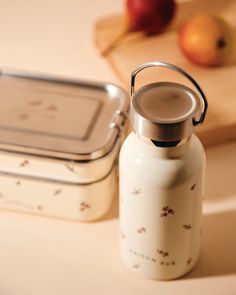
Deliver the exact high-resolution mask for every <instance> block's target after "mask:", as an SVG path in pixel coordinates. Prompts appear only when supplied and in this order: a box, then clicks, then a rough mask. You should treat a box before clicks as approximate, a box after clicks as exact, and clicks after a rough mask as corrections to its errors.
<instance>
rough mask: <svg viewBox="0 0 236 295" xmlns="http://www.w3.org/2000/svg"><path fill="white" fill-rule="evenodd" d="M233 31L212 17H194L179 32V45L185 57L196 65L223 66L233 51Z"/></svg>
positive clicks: (218, 18)
mask: <svg viewBox="0 0 236 295" xmlns="http://www.w3.org/2000/svg"><path fill="white" fill-rule="evenodd" d="M233 39H234V38H233V29H232V27H231V26H230V25H229V24H228V23H227V22H226V21H225V20H223V19H221V18H220V17H218V16H214V15H207V14H202V15H196V16H194V17H192V18H191V19H189V20H188V21H186V22H185V23H184V24H183V25H182V27H181V28H180V30H179V45H180V48H181V49H182V51H183V53H184V54H185V56H186V57H187V58H188V59H189V60H190V61H192V62H193V63H196V64H198V65H203V66H217V65H222V64H224V63H225V62H226V61H227V60H229V57H230V55H231V53H232V51H233V43H234V42H233Z"/></svg>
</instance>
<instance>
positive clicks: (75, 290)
mask: <svg viewBox="0 0 236 295" xmlns="http://www.w3.org/2000/svg"><path fill="white" fill-rule="evenodd" d="M0 3H1V6H0V7H1V8H0V44H1V45H0V64H1V66H6V67H15V68H20V69H26V70H34V71H38V72H43V73H52V74H59V75H63V76H70V77H76V78H82V79H90V80H102V81H111V82H116V83H118V81H117V80H116V78H115V76H114V74H113V73H112V71H111V70H110V68H109V66H108V64H107V63H106V62H105V60H103V59H102V58H101V57H100V56H99V55H98V53H97V51H96V49H95V47H94V44H93V39H92V25H93V22H94V20H95V19H96V18H97V17H99V16H102V15H106V14H109V13H114V12H118V11H120V10H121V9H122V1H118V0H100V1H98V0H95V1H92V0H87V1H82V0H67V1H66V0H60V1H55V0H41V1H36V0H21V1H17V0H8V1H3V0H1V2H0ZM207 161H208V164H207V171H206V194H205V195H206V196H205V200H204V233H203V245H202V255H201V259H200V261H199V263H198V265H197V266H196V268H195V269H194V270H193V271H192V272H191V273H190V274H188V275H187V276H185V277H183V278H181V279H178V280H175V281H169V282H156V281H149V280H146V279H143V278H141V277H139V276H137V275H135V274H133V273H131V272H130V271H129V270H127V269H126V268H125V267H124V266H123V265H122V263H121V260H120V257H119V252H118V208H117V207H118V206H117V201H116V203H115V204H114V206H113V208H112V210H111V211H110V212H109V214H108V215H107V216H106V217H105V218H103V220H101V221H99V222H96V223H91V224H80V223H73V222H65V221H60V220H53V219H47V218H39V217H34V216H25V215H20V214H14V213H10V212H9V213H7V212H0V295H54V294H55V295H72V294H73V295H74V294H79V295H87V294H88V295H93V294H96V295H99V294H101V295H108V294H109V295H110V294H112V295H116V294H117V295H121V294H122V295H125V294H136V295H141V294H145V295H146V294H148V295H152V294H155V295H156V294H161V295H165V294H181V295H183V294H192V295H194V294H197V295H199V294H207V295H211V294H212V295H218V294H222V295H223V294H224V295H235V294H236V143H235V142H234V143H228V144H224V145H221V146H217V147H213V148H209V149H208V150H207ZM32 193H33V192H32Z"/></svg>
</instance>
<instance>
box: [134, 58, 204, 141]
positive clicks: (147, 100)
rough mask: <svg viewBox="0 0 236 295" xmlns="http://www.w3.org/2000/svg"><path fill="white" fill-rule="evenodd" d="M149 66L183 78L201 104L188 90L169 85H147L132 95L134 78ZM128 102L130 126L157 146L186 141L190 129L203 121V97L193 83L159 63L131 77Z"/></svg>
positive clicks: (138, 69)
mask: <svg viewBox="0 0 236 295" xmlns="http://www.w3.org/2000/svg"><path fill="white" fill-rule="evenodd" d="M152 66H159V67H166V68H168V69H171V70H174V71H177V72H179V73H181V74H182V75H184V76H185V77H186V78H188V79H189V80H190V81H191V82H192V84H193V85H194V86H195V88H196V89H197V90H198V92H199V93H200V95H201V98H202V103H201V100H200V97H199V96H198V95H197V94H196V93H195V92H194V91H193V90H192V89H190V88H188V87H186V86H184V85H181V84H177V83H172V82H156V83H152V84H148V85H145V86H144V87H142V88H141V89H140V90H138V91H137V92H136V93H134V86H135V77H136V75H137V74H138V73H139V72H140V71H142V70H143V69H145V68H147V67H152ZM131 98H132V100H131V125H132V127H133V129H134V130H135V132H136V133H137V134H139V135H142V136H144V137H146V138H150V139H152V140H155V141H161V142H173V141H178V140H181V139H182V138H186V137H188V136H189V135H190V134H192V133H193V131H194V127H195V126H196V125H199V124H201V123H202V122H203V121H204V118H205V114H206V109H207V100H206V97H205V95H204V93H203V91H202V90H201V88H200V87H199V85H198V84H197V82H196V81H195V80H194V79H193V78H192V77H191V76H190V75H189V74H187V73H186V72H185V71H183V70H182V69H180V68H178V67H176V66H173V65H171V64H167V63H162V62H150V63H145V64H143V65H141V66H140V67H138V68H137V69H136V70H135V71H134V72H133V73H132V76H131ZM201 107H202V110H201ZM199 113H201V114H200V118H197V117H198V116H199Z"/></svg>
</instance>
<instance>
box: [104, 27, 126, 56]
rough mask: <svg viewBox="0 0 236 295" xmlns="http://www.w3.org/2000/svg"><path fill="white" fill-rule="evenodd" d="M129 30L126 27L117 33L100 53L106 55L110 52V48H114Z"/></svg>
mask: <svg viewBox="0 0 236 295" xmlns="http://www.w3.org/2000/svg"><path fill="white" fill-rule="evenodd" d="M128 32H129V30H128V29H127V28H126V29H124V30H123V31H121V32H120V33H119V35H118V36H116V38H115V39H113V40H112V41H111V42H110V44H108V46H107V47H106V48H105V49H103V50H102V51H101V55H102V56H104V57H106V56H107V55H109V54H110V53H111V51H112V50H114V49H115V48H116V47H117V46H119V45H120V43H121V42H122V41H123V39H124V37H125V36H126V35H127V33H128Z"/></svg>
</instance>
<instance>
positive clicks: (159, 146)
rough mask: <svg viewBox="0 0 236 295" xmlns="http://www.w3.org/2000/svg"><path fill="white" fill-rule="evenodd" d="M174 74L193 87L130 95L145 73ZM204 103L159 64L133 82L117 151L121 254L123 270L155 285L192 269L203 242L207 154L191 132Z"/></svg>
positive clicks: (163, 86) (166, 85)
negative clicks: (126, 128) (125, 130)
mask: <svg viewBox="0 0 236 295" xmlns="http://www.w3.org/2000/svg"><path fill="white" fill-rule="evenodd" d="M152 66H157V67H165V68H168V69H169V70H174V71H177V72H178V73H180V74H182V75H184V76H185V77H186V78H187V79H189V80H190V82H192V84H193V85H194V87H195V89H196V90H197V91H198V95H197V94H196V93H195V92H194V91H193V90H192V89H190V88H188V87H186V86H184V85H181V84H177V83H172V82H156V83H152V84H148V85H146V86H144V87H142V88H141V89H140V90H139V91H137V92H136V93H134V86H135V77H136V75H137V74H138V73H139V72H140V71H141V70H143V69H145V68H147V67H152ZM206 110H207V100H206V98H205V95H204V93H203V91H202V90H201V88H200V87H199V85H198V84H197V82H196V81H195V80H194V79H193V78H192V77H191V76H190V75H189V74H187V73H186V72H185V71H183V70H182V69H180V68H178V67H176V66H173V65H171V64H167V63H162V62H150V63H146V64H143V65H141V66H140V67H139V68H137V69H136V70H135V71H134V72H133V74H132V76H131V125H132V128H133V130H134V131H133V132H132V133H131V134H130V135H129V136H128V137H127V139H126V140H125V142H124V143H123V146H122V148H121V152H120V249H121V256H122V259H123V261H124V263H125V264H126V265H127V266H128V268H130V269H132V270H134V271H135V272H137V273H140V274H141V275H143V276H145V277H147V278H151V279H158V280H169V279H174V278H177V277H180V276H182V275H184V274H185V273H187V272H188V271H190V270H191V269H192V268H193V267H194V265H195V264H196V262H197V260H198V257H199V252H200V243H201V217H202V197H203V180H204V170H205V152H204V149H203V147H202V144H201V142H200V141H199V139H198V138H197V136H196V135H195V134H194V133H193V132H194V128H195V126H197V125H200V124H201V123H202V122H203V121H204V118H205V114H206Z"/></svg>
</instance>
